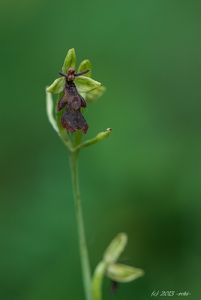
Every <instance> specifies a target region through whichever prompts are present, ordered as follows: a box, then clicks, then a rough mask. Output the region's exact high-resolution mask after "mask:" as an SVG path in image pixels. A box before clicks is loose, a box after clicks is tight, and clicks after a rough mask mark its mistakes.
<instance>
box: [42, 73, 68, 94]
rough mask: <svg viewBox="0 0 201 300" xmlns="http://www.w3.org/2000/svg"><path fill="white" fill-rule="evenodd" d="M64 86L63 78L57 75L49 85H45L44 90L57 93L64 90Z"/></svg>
mask: <svg viewBox="0 0 201 300" xmlns="http://www.w3.org/2000/svg"><path fill="white" fill-rule="evenodd" d="M64 86H65V78H64V77H59V78H57V79H56V80H55V81H54V82H53V83H52V84H51V85H50V86H49V87H47V89H46V91H47V92H49V93H52V94H59V93H61V92H62V91H63V90H64Z"/></svg>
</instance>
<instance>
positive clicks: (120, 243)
mask: <svg viewBox="0 0 201 300" xmlns="http://www.w3.org/2000/svg"><path fill="white" fill-rule="evenodd" d="M127 240H128V238H127V235H126V234H125V233H119V234H118V235H117V236H116V237H115V238H114V239H113V240H112V242H111V243H110V244H109V246H108V248H107V249H106V251H105V253H104V256H103V261H105V262H106V263H107V264H111V263H115V262H116V261H117V259H118V258H119V256H120V255H121V253H122V252H123V251H124V249H125V247H126V244H127Z"/></svg>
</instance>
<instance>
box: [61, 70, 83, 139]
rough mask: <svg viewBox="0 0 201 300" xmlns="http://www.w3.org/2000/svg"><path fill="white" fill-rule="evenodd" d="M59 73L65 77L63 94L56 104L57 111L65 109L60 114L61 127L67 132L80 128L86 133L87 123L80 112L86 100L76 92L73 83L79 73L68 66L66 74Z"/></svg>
mask: <svg viewBox="0 0 201 300" xmlns="http://www.w3.org/2000/svg"><path fill="white" fill-rule="evenodd" d="M82 73H83V72H82ZM61 75H62V76H64V77H65V79H66V83H65V87H64V95H63V97H62V98H61V99H60V100H59V102H58V106H57V110H58V111H60V110H62V109H63V108H65V111H64V113H63V114H62V118H61V124H62V126H63V128H66V130H67V131H69V132H75V131H76V130H82V132H83V133H86V132H87V130H88V124H87V122H86V120H85V118H84V117H83V115H82V112H81V108H82V107H86V101H85V100H84V98H83V97H82V96H81V95H80V94H79V93H78V91H77V88H76V85H75V83H74V79H75V77H77V76H79V74H76V73H75V70H74V69H73V68H70V69H69V70H68V72H67V74H66V75H65V74H63V73H61Z"/></svg>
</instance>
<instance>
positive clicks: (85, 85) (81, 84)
mask: <svg viewBox="0 0 201 300" xmlns="http://www.w3.org/2000/svg"><path fill="white" fill-rule="evenodd" d="M75 84H76V86H77V89H78V91H79V93H87V92H89V91H92V90H94V89H96V88H97V87H100V86H101V83H100V82H98V81H96V80H94V79H92V78H90V77H87V76H79V77H77V78H76V79H75Z"/></svg>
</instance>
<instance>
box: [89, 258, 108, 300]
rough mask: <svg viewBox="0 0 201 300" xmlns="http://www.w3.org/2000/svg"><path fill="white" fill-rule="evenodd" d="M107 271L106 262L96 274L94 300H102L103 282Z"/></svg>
mask: <svg viewBox="0 0 201 300" xmlns="http://www.w3.org/2000/svg"><path fill="white" fill-rule="evenodd" d="M105 270H106V264H105V262H104V261H101V262H100V263H99V264H98V265H97V267H96V269H95V272H94V276H93V280H92V293H93V300H102V282H103V277H104V274H105Z"/></svg>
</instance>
